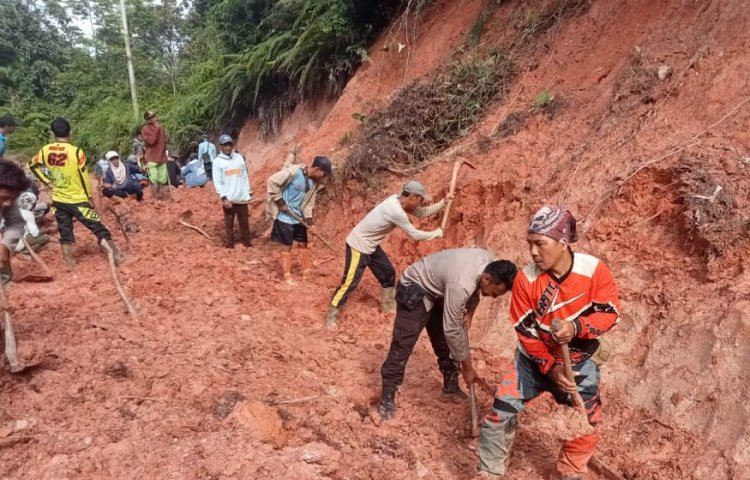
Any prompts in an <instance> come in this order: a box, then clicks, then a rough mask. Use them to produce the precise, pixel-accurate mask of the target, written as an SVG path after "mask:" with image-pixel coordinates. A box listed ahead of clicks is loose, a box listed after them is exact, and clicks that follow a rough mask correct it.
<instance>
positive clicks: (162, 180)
mask: <svg viewBox="0 0 750 480" xmlns="http://www.w3.org/2000/svg"><path fill="white" fill-rule="evenodd" d="M148 178H149V179H150V180H151V183H153V184H156V185H166V184H167V164H166V163H162V164H161V165H160V164H158V163H155V162H148Z"/></svg>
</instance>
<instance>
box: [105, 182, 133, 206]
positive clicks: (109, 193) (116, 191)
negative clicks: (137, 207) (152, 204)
mask: <svg viewBox="0 0 750 480" xmlns="http://www.w3.org/2000/svg"><path fill="white" fill-rule="evenodd" d="M128 194H135V198H136V199H137V200H138V201H139V202H140V201H141V200H143V190H142V189H141V185H140V184H138V183H129V184H128V185H125V186H124V187H123V188H103V189H102V195H104V196H105V197H107V198H112V197H120V198H128Z"/></svg>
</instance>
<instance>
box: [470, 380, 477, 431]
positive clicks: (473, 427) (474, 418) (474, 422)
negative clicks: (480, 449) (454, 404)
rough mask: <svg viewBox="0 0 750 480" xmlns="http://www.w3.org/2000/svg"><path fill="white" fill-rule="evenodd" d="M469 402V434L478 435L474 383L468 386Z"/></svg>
mask: <svg viewBox="0 0 750 480" xmlns="http://www.w3.org/2000/svg"><path fill="white" fill-rule="evenodd" d="M469 402H470V403H471V436H472V437H474V438H477V437H478V436H479V414H478V413H477V394H476V390H475V389H474V384H473V383H472V384H471V385H470V386H469Z"/></svg>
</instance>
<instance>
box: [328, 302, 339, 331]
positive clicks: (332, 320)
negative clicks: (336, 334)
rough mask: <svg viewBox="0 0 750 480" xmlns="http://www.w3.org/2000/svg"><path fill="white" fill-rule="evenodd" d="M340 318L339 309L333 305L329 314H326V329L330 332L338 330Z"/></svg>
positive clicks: (329, 307) (329, 308) (329, 309)
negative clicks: (337, 323) (337, 325)
mask: <svg viewBox="0 0 750 480" xmlns="http://www.w3.org/2000/svg"><path fill="white" fill-rule="evenodd" d="M338 318H339V309H338V308H336V307H334V306H333V305H329V306H328V313H327V314H326V328H327V329H328V330H330V331H334V330H336V322H337V321H338Z"/></svg>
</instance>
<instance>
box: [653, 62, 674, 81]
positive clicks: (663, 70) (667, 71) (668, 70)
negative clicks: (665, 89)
mask: <svg viewBox="0 0 750 480" xmlns="http://www.w3.org/2000/svg"><path fill="white" fill-rule="evenodd" d="M656 74H657V75H658V76H659V80H662V81H664V80H666V79H667V77H669V76H670V75H672V67H670V66H669V65H659V68H658V69H657V70H656Z"/></svg>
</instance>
